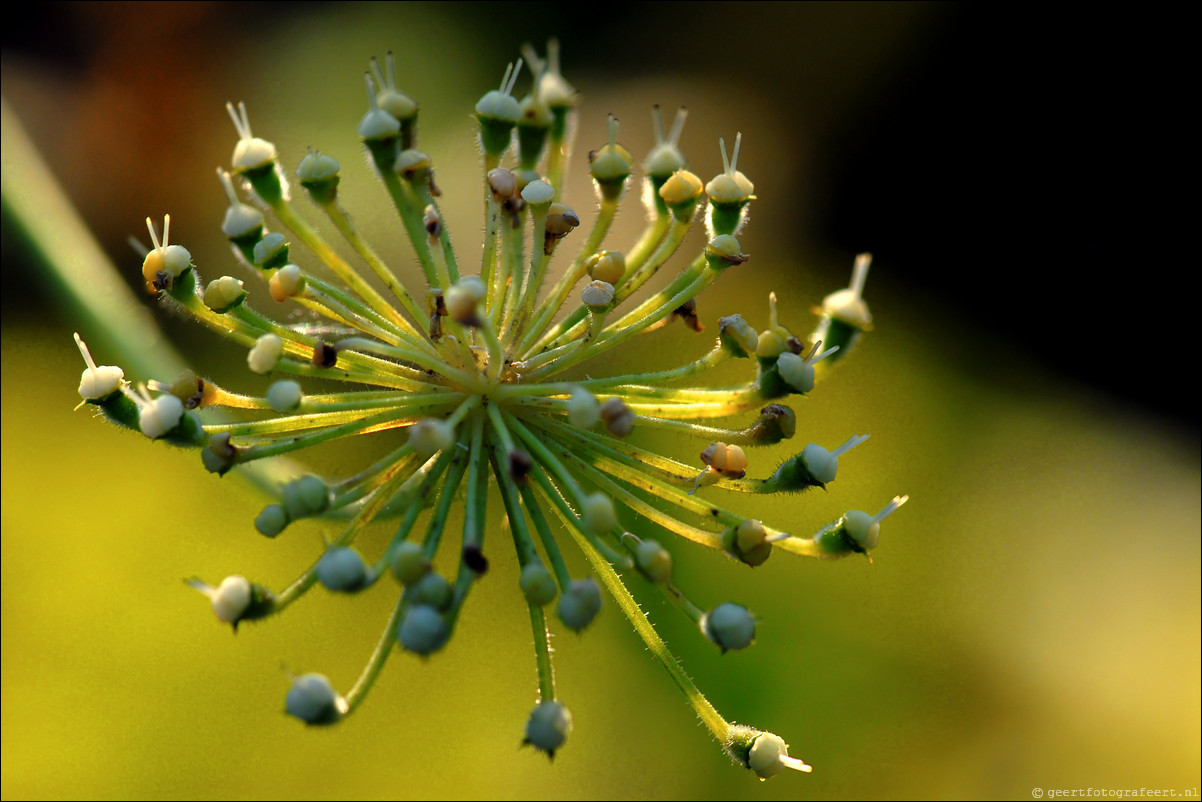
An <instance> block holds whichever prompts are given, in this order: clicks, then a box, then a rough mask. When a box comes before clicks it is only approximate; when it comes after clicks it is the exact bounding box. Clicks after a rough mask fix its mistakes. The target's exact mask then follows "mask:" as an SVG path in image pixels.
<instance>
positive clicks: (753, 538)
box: [722, 518, 772, 568]
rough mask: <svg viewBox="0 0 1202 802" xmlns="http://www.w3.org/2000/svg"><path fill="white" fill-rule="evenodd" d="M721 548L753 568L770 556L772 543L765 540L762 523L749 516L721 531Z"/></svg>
mask: <svg viewBox="0 0 1202 802" xmlns="http://www.w3.org/2000/svg"><path fill="white" fill-rule="evenodd" d="M722 548H723V549H724V550H725V551H726V553H727V554H729V555H731V556H732V557H734V558H735V559H736V560H739V561H741V562H744V563H746V564H747V565H750V566H751V567H753V568H754V567H756V566H758V565H763V564H764V562H765V561H766V560H767V559H768V558H769V557H771V556H772V544H771V543H769V542H768V540H767V533H766V531H765V530H764V525H763V524H762V523H760V522H759V521H757V520H754V519H751V518H749V519H747V520H745V521H743V522H742V523H740V524H739V525H738V526H732V527H731V528H730V529H727V530H726V531H725V532H723V533H722Z"/></svg>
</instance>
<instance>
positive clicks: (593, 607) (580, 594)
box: [555, 577, 601, 632]
mask: <svg viewBox="0 0 1202 802" xmlns="http://www.w3.org/2000/svg"><path fill="white" fill-rule="evenodd" d="M599 612H601V590H600V589H599V588H598V587H597V583H596V582H594V581H593V580H592V577H589V578H586V579H577V580H575V581H573V582H572V583H571V584H570V585H568V586H567V588H565V589H564V592H563V595H561V596H560V597H559V604H558V605H556V607H555V613H556V615H558V616H559V620H560V621H562V622H563V623H564V626H566V627H567V628H568V629H570V630H572V631H573V632H579V631H581V630H582V629H584V628H585V627H587V626H588V625H589V624H591V623H592V622H593V619H594V618H596V617H597V613H599Z"/></svg>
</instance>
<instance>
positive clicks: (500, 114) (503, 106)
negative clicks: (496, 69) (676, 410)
mask: <svg viewBox="0 0 1202 802" xmlns="http://www.w3.org/2000/svg"><path fill="white" fill-rule="evenodd" d="M521 71H522V60H521V59H518V60H517V64H516V66H515V65H514V64H513V63H510V64H509V66H507V67H506V68H505V76H504V77H503V78H502V79H501V88H500V89H494V90H492V91H491V92H487V93H485V95H484V97H482V98H480V102H478V103H477V104H476V114H478V115H480V116H481V117H487V118H490V119H493V120H502V121H504V122H511V123H516V122H517V121H518V120H519V119H521V117H522V106H521V104H520V103H518V101H517V98H515V97H514V96H513V85H514V84H516V83H517V81H518V73H520V72H521Z"/></svg>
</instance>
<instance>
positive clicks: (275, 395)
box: [267, 379, 304, 413]
mask: <svg viewBox="0 0 1202 802" xmlns="http://www.w3.org/2000/svg"><path fill="white" fill-rule="evenodd" d="M302 398H304V393H303V392H302V391H301V386H300V385H299V384H297V383H296V382H294V381H292V379H281V380H280V381H278V382H273V383H272V385H271V386H270V387H268V388H267V403H268V405H269V406H270V407H271V409H272V410H273V411H274V412H281V413H283V412H292V411H294V410H295V409H296V408H297V407H299V406H300V402H301V399H302Z"/></svg>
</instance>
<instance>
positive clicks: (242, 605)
mask: <svg viewBox="0 0 1202 802" xmlns="http://www.w3.org/2000/svg"><path fill="white" fill-rule="evenodd" d="M188 587H190V588H194V589H196V590H198V591H200V592H201V593H203V594H204V595H205V596H207V597H208V599H209V603H210V604H211V605H213V613H214V614H215V615H216V616H217V620H218V621H220V622H221V623H223V624H236V623H237V622H238V621H239V620H240V619H241V618H242V616H243V615H245V614H246V610H247V608H249V607H250V603H251V601H252V600H253V597H254V592H253V589H252V588H251V584H250V581H249V580H247V578H246V577H244V576H238V575H234V576H227V577H226V578H225V579H223V580H221V584H220V585H218V586H217V587H212V586H211V585H207V584H205V583H204V582H201V581H200V580H199V579H189V580H188Z"/></svg>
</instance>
